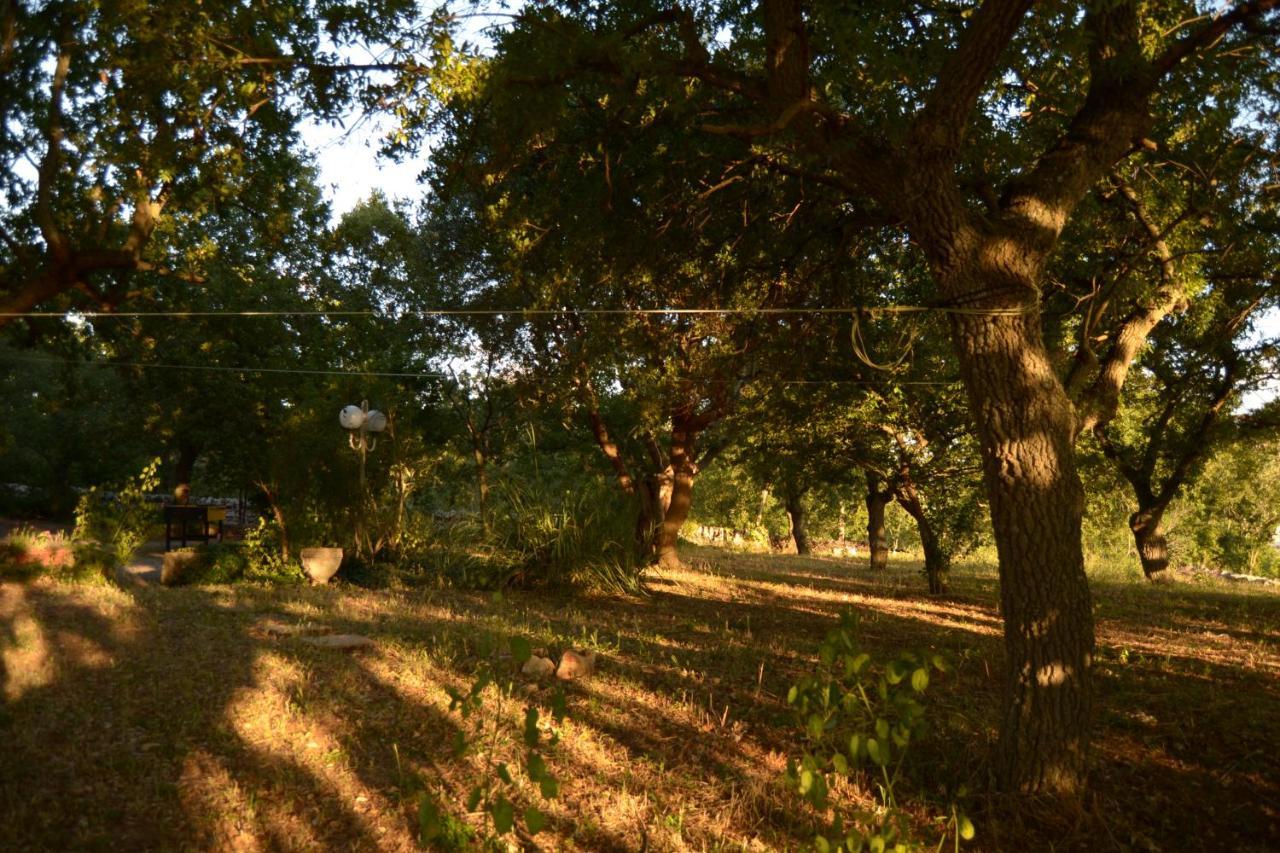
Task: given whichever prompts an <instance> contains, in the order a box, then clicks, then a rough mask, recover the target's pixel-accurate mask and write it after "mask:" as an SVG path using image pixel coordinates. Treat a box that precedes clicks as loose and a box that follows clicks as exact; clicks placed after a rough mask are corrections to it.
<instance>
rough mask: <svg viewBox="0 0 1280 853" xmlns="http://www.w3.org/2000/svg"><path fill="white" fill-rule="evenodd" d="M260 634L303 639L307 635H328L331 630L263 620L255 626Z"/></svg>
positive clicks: (316, 626) (255, 629)
mask: <svg viewBox="0 0 1280 853" xmlns="http://www.w3.org/2000/svg"><path fill="white" fill-rule="evenodd" d="M253 630H254V631H255V632H256V633H258V634H265V635H266V636H268V637H301V636H304V635H307V634H327V633H329V629H328V628H325V627H323V626H319V625H290V624H288V623H286V622H281V621H280V620H279V619H263V620H262V621H261V622H258V623H257V624H256V625H254V626H253Z"/></svg>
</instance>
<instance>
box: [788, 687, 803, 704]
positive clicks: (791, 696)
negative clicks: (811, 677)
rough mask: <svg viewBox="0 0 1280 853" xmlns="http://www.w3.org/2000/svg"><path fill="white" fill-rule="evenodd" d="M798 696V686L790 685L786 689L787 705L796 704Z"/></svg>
mask: <svg viewBox="0 0 1280 853" xmlns="http://www.w3.org/2000/svg"><path fill="white" fill-rule="evenodd" d="M799 696H800V688H798V687H796V686H795V685H794V684H793V685H791V689H790V690H788V691H787V704H788V705H794V704H796V699H798V698H799Z"/></svg>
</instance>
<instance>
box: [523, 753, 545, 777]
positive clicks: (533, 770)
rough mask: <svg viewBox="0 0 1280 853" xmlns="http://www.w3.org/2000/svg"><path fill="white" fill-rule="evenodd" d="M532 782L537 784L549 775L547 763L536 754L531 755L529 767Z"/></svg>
mask: <svg viewBox="0 0 1280 853" xmlns="http://www.w3.org/2000/svg"><path fill="white" fill-rule="evenodd" d="M527 772H528V774H529V781H530V782H537V781H539V780H540V779H542V777H543V776H545V775H547V762H545V761H543V759H542V756H541V755H539V754H538V753H536V752H531V753H529V763H528V767H527Z"/></svg>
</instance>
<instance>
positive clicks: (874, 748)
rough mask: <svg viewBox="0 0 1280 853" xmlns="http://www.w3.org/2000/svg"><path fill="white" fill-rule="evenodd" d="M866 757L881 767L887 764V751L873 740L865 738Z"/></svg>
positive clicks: (878, 742)
mask: <svg viewBox="0 0 1280 853" xmlns="http://www.w3.org/2000/svg"><path fill="white" fill-rule="evenodd" d="M867 755H868V756H870V757H871V760H872V761H874V762H875V763H876V764H879V765H880V766H881V767H883V766H884V765H886V764H888V763H889V751H888V750H887V749H885V748H884V747H883V746H881V745H880V741H878V740H876V739H875V738H867Z"/></svg>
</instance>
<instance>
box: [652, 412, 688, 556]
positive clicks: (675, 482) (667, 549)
mask: <svg viewBox="0 0 1280 853" xmlns="http://www.w3.org/2000/svg"><path fill="white" fill-rule="evenodd" d="M691 421H692V419H691V418H688V417H686V416H684V415H681V414H677V415H675V416H674V417H673V418H672V422H671V452H670V454H669V459H670V464H671V500H670V503H668V505H667V508H666V513H665V514H664V515H663V518H662V523H661V524H659V525H658V537H657V548H656V549H655V550H656V554H655V557H656V561H657V563H658V565H659V566H660V567H662V568H664V569H666V568H679V567H680V566H681V565H682V563H681V562H680V552H679V542H680V530H681V528H683V527H684V523H685V521H686V520H688V518H689V510H690V508H691V507H692V506H693V481H694V479H695V478H696V477H697V475H698V463H697V454H696V443H697V437H698V432H697V429H696V427H695V426H694V425H693V423H692V422H691Z"/></svg>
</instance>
